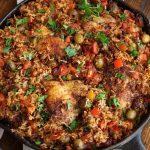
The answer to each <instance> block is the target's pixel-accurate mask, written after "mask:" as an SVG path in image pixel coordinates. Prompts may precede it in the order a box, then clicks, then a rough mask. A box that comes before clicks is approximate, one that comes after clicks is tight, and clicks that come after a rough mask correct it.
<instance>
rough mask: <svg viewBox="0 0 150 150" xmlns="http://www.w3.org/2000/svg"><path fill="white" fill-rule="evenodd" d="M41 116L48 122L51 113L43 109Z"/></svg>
mask: <svg viewBox="0 0 150 150" xmlns="http://www.w3.org/2000/svg"><path fill="white" fill-rule="evenodd" d="M41 117H42V120H43V121H44V122H47V121H48V119H49V113H48V112H47V111H42V112H41Z"/></svg>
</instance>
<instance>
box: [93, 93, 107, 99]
mask: <svg viewBox="0 0 150 150" xmlns="http://www.w3.org/2000/svg"><path fill="white" fill-rule="evenodd" d="M105 97H106V93H104V92H102V93H99V94H97V95H96V97H95V98H96V99H97V100H104V99H105Z"/></svg>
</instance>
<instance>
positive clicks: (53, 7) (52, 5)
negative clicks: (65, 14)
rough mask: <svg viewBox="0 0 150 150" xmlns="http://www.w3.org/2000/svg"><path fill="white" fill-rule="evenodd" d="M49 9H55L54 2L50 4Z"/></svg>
mask: <svg viewBox="0 0 150 150" xmlns="http://www.w3.org/2000/svg"><path fill="white" fill-rule="evenodd" d="M50 11H51V12H54V11H55V5H54V4H50Z"/></svg>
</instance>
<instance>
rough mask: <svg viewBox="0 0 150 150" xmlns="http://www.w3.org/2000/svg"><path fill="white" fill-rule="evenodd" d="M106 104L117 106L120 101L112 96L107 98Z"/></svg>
mask: <svg viewBox="0 0 150 150" xmlns="http://www.w3.org/2000/svg"><path fill="white" fill-rule="evenodd" d="M108 106H115V107H117V108H119V107H120V103H119V101H118V99H117V98H115V97H113V98H112V99H110V100H108Z"/></svg>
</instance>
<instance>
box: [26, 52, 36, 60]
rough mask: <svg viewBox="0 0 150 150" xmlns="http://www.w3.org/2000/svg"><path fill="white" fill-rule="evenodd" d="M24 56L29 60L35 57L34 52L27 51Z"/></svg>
mask: <svg viewBox="0 0 150 150" xmlns="http://www.w3.org/2000/svg"><path fill="white" fill-rule="evenodd" d="M24 57H25V58H26V59H28V60H32V59H33V58H34V54H32V53H25V54H24Z"/></svg>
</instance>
